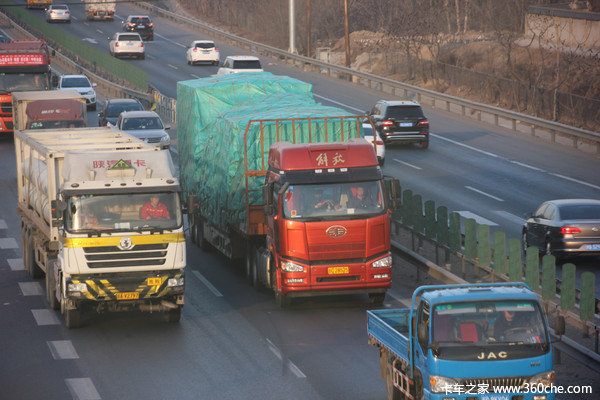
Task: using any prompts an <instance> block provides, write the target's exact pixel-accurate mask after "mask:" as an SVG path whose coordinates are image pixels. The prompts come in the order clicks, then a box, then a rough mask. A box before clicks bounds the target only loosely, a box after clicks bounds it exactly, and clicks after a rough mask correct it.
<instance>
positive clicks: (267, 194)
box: [262, 183, 273, 215]
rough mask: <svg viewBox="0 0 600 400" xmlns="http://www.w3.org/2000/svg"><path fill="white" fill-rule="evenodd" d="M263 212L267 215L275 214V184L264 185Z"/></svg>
mask: <svg viewBox="0 0 600 400" xmlns="http://www.w3.org/2000/svg"><path fill="white" fill-rule="evenodd" d="M262 194H263V212H264V213H265V215H273V184H272V183H267V184H265V185H263V187H262Z"/></svg>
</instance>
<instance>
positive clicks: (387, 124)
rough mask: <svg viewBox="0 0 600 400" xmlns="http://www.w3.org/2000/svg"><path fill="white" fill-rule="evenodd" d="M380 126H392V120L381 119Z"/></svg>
mask: <svg viewBox="0 0 600 400" xmlns="http://www.w3.org/2000/svg"><path fill="white" fill-rule="evenodd" d="M381 126H394V121H383V122H382V123H381Z"/></svg>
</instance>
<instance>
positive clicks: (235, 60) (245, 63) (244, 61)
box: [217, 56, 263, 76]
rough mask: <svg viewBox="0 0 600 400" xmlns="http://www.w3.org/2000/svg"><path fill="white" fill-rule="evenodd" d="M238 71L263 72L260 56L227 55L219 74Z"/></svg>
mask: <svg viewBox="0 0 600 400" xmlns="http://www.w3.org/2000/svg"><path fill="white" fill-rule="evenodd" d="M237 72H263V69H262V65H260V60H259V59H258V57H253V56H227V57H226V58H225V61H223V65H221V68H219V70H218V71H217V76H221V75H228V74H235V73H237Z"/></svg>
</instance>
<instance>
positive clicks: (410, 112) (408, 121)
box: [367, 100, 429, 149]
mask: <svg viewBox="0 0 600 400" xmlns="http://www.w3.org/2000/svg"><path fill="white" fill-rule="evenodd" d="M367 114H368V115H369V116H370V117H371V121H373V123H374V124H375V128H376V129H377V132H379V136H381V139H382V140H383V142H384V143H385V144H391V143H398V144H409V143H418V144H419V147H420V148H422V149H426V148H427V147H429V120H428V119H427V117H426V116H425V114H424V113H423V110H422V109H421V106H420V105H419V103H417V102H416V101H395V100H393V101H392V100H379V101H378V102H377V103H375V105H374V106H373V108H372V109H371V111H367Z"/></svg>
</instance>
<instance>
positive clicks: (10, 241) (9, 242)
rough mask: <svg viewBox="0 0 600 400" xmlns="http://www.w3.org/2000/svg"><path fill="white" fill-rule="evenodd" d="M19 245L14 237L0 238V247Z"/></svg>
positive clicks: (12, 247)
mask: <svg viewBox="0 0 600 400" xmlns="http://www.w3.org/2000/svg"><path fill="white" fill-rule="evenodd" d="M18 248H19V245H18V244H17V241H16V240H15V239H14V238H3V239H0V249H18Z"/></svg>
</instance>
